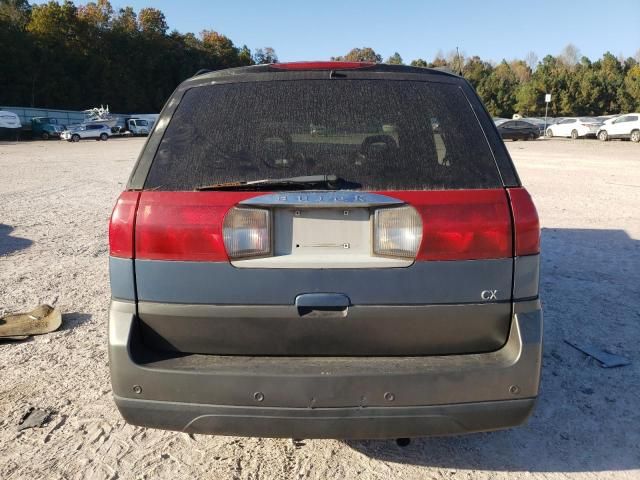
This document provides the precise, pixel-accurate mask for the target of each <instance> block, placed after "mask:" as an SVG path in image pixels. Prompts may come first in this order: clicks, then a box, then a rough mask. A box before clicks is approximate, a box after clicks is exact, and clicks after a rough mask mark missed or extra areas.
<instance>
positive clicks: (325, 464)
mask: <svg viewBox="0 0 640 480" xmlns="http://www.w3.org/2000/svg"><path fill="white" fill-rule="evenodd" d="M143 142H144V140H141V139H113V140H110V141H108V142H92V141H86V142H81V143H79V144H69V143H66V142H28V143H20V144H10V143H4V144H0V172H1V174H0V313H2V311H4V312H13V311H24V310H30V309H31V308H33V307H34V306H35V305H37V304H39V303H41V302H55V303H56V304H57V305H58V306H59V307H60V308H61V309H62V311H63V312H64V323H63V327H62V329H61V330H60V331H58V332H55V333H52V334H49V335H45V336H40V337H35V338H33V339H32V340H29V341H25V342H20V343H0V478H1V479H3V480H9V479H18V478H20V479H23V478H26V479H30V480H36V479H57V478H65V479H75V478H77V479H94V478H95V479H102V478H105V479H107V478H109V479H115V478H125V479H128V478H135V479H138V478H171V479H179V478H213V479H226V478H232V479H258V478H263V479H268V478H283V479H293V478H313V479H329V478H331V479H333V478H350V479H351V478H362V479H390V478H402V479H403V480H410V479H425V478H447V479H449V478H451V479H467V478H474V479H518V478H545V479H558V478H588V479H613V478H616V479H638V478H640V413H639V412H640V408H638V407H639V406H640V400H639V399H640V349H639V348H638V339H639V338H640V145H635V144H631V143H630V142H608V143H600V142H597V141H589V140H581V141H563V140H556V139H553V140H547V141H544V140H540V141H537V142H514V143H509V144H508V147H509V150H510V151H511V152H512V155H513V157H514V159H515V161H516V163H517V166H518V169H519V172H520V174H521V176H522V179H523V181H524V183H525V184H526V185H527V187H528V188H529V190H530V191H531V193H532V195H533V196H534V198H535V200H536V202H537V206H538V209H539V212H540V215H541V219H542V225H543V252H544V259H543V265H542V269H543V275H542V284H541V286H542V298H543V301H544V306H545V354H544V373H543V381H542V389H541V397H540V401H539V403H538V407H537V409H536V411H535V414H534V415H533V417H532V418H531V420H530V421H529V423H528V424H527V425H526V426H524V427H521V428H517V429H513V430H509V431H503V432H495V433H487V434H476V435H470V436H465V437H448V438H430V439H419V440H415V441H413V443H412V444H411V445H410V446H409V447H407V448H400V447H398V446H397V445H396V444H395V442H390V441H389V442H383V441H365V442H355V441H349V442H342V441H305V442H303V444H302V443H298V444H295V445H294V444H293V443H292V442H291V441H289V440H271V439H259V438H233V437H210V436H202V435H196V436H193V437H191V436H188V435H185V434H181V433H173V432H163V431H156V430H145V429H142V428H136V427H132V426H129V425H126V424H125V423H124V422H123V421H122V419H121V418H120V416H119V414H118V412H117V410H116V408H115V406H114V404H113V401H112V399H111V390H110V383H109V373H108V365H107V349H106V342H107V339H106V324H107V309H108V304H109V288H108V273H107V255H108V251H107V234H106V228H107V220H108V217H109V214H110V211H111V208H112V206H113V203H114V200H115V198H116V196H117V195H118V193H119V192H120V191H121V190H122V188H123V185H124V183H125V182H126V179H127V176H128V173H129V171H130V169H131V166H132V164H133V162H134V160H135V157H136V155H137V153H138V151H139V150H140V148H141V147H142V145H143ZM564 339H569V340H575V341H579V342H585V343H595V344H597V345H600V346H602V347H606V348H608V349H610V350H612V351H614V352H616V353H619V354H622V355H624V356H626V357H628V358H629V359H630V360H631V361H632V362H633V364H632V365H631V366H626V367H622V368H617V369H610V370H608V369H603V368H601V367H599V366H598V364H597V363H596V362H595V361H594V360H592V359H589V358H587V357H586V356H585V355H583V354H581V353H580V352H578V351H576V350H574V349H572V348H571V347H569V346H568V345H567V344H566V343H564ZM31 405H33V406H37V407H42V408H49V409H52V410H53V411H54V414H53V417H52V419H51V421H50V422H49V423H48V424H47V425H46V426H45V427H43V428H35V429H30V430H25V431H23V432H20V433H18V432H17V430H16V426H17V423H18V421H19V419H20V417H21V416H22V414H23V413H24V412H25V411H26V410H27V408H28V407H29V406H31Z"/></svg>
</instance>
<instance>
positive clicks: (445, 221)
mask: <svg viewBox="0 0 640 480" xmlns="http://www.w3.org/2000/svg"><path fill="white" fill-rule="evenodd" d="M330 72H333V73H330ZM265 76H266V77H267V78H268V79H269V81H263V79H264V77H265ZM312 125H313V126H315V127H314V128H310V126H312ZM314 130H315V131H316V133H314ZM109 245H110V249H109V252H110V253H109V254H110V258H109V262H110V280H111V306H110V315H109V359H110V361H109V367H110V370H111V382H112V385H113V394H114V398H115V403H116V405H117V406H118V408H119V409H120V412H121V413H122V415H123V416H124V418H125V419H126V420H127V421H128V422H130V423H132V424H134V425H143V426H147V427H154V428H162V429H172V430H178V431H182V432H186V433H199V434H205V433H209V434H220V435H243V436H245V435H249V436H267V437H285V438H398V437H419V436H423V435H429V434H437V435H443V434H455V433H468V432H473V431H484V430H496V429H500V428H508V427H512V426H515V425H519V424H521V423H523V422H524V421H525V420H526V419H527V417H528V416H529V414H530V413H531V411H532V409H533V407H534V404H535V399H536V397H537V395H538V385H539V378H540V365H541V361H542V352H541V350H542V311H541V306H540V300H539V298H538V277H539V262H540V256H539V253H540V229H539V222H538V217H537V214H536V210H535V207H534V204H533V202H532V200H531V197H530V196H529V194H528V193H527V190H526V189H525V188H524V187H523V185H522V183H521V182H520V180H519V178H518V175H517V173H516V171H515V167H514V165H513V162H512V161H511V158H510V156H509V152H508V151H507V149H506V148H505V146H504V143H503V142H502V140H500V137H499V136H498V133H497V131H496V128H495V126H494V124H493V122H492V121H491V117H489V116H488V115H487V113H486V110H485V109H484V108H483V106H482V103H481V100H480V98H479V97H478V95H477V94H476V92H475V91H474V89H473V88H472V87H471V85H470V84H469V83H468V82H466V81H465V80H464V79H462V78H461V77H459V76H457V75H452V74H448V73H445V72H443V71H437V70H433V69H427V68H412V67H407V66H399V65H380V64H370V63H358V62H311V63H306V62H300V63H289V64H287V63H282V64H275V65H257V66H252V67H241V68H234V69H230V70H220V71H217V72H212V73H205V74H202V75H198V76H196V77H193V78H191V79H189V80H187V81H185V82H184V83H182V84H181V85H180V86H179V87H178V88H177V89H176V90H175V92H174V94H173V95H172V96H171V98H170V99H169V100H168V102H167V104H166V107H165V108H164V109H163V110H162V114H161V118H160V120H159V122H158V128H156V129H154V131H153V132H152V133H151V136H150V137H149V140H148V141H147V143H146V144H145V147H144V149H143V151H142V152H141V154H140V156H139V158H138V161H137V163H136V165H135V166H134V168H133V172H132V174H131V177H130V179H129V182H128V184H127V187H126V189H125V191H124V192H123V193H122V194H121V196H120V197H119V199H118V200H117V203H116V205H115V208H114V211H113V214H112V217H111V222H110V227H109Z"/></svg>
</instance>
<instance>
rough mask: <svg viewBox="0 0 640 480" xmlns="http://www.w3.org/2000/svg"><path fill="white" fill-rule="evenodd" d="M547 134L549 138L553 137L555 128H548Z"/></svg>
mask: <svg viewBox="0 0 640 480" xmlns="http://www.w3.org/2000/svg"><path fill="white" fill-rule="evenodd" d="M545 135H546V136H547V138H553V130H551V129H550V128H547V131H546V132H545Z"/></svg>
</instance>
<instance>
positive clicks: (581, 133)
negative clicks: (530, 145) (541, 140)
mask: <svg viewBox="0 0 640 480" xmlns="http://www.w3.org/2000/svg"><path fill="white" fill-rule="evenodd" d="M601 125H602V122H600V121H599V120H597V119H596V118H589V117H568V118H563V119H562V120H560V121H559V122H558V123H556V124H554V125H551V126H549V127H547V131H546V132H545V133H546V136H547V137H549V138H551V137H571V138H573V139H574V140H575V139H577V138H580V137H589V136H594V137H595V136H596V134H597V133H598V128H600V126H601Z"/></svg>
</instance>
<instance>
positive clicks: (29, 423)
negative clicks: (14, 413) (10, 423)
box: [18, 407, 51, 432]
mask: <svg viewBox="0 0 640 480" xmlns="http://www.w3.org/2000/svg"><path fill="white" fill-rule="evenodd" d="M50 418H51V410H47V409H42V408H35V407H30V408H29V410H27V412H26V413H25V414H24V415H23V416H22V418H21V419H20V421H19V422H18V431H19V432H20V431H22V430H26V429H27V428H35V427H42V426H43V425H44V424H45V423H47V422H48V421H49V419H50Z"/></svg>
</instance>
